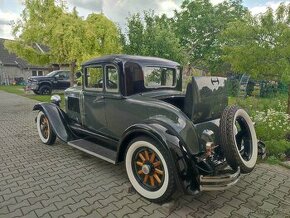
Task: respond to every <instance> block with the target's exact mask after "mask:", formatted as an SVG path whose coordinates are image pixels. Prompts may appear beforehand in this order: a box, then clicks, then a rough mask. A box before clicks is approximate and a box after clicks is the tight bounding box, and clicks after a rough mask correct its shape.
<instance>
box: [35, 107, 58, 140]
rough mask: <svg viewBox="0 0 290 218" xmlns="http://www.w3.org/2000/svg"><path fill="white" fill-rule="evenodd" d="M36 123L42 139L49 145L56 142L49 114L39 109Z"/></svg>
mask: <svg viewBox="0 0 290 218" xmlns="http://www.w3.org/2000/svg"><path fill="white" fill-rule="evenodd" d="M36 125H37V131H38V135H39V137H40V139H41V141H42V142H43V143H44V144H47V145H52V144H54V142H55V140H56V135H55V133H54V132H53V130H52V128H51V125H50V123H49V120H48V118H47V116H46V115H45V114H44V113H43V112H42V111H39V113H38V115H37V118H36Z"/></svg>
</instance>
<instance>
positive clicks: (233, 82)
mask: <svg viewBox="0 0 290 218" xmlns="http://www.w3.org/2000/svg"><path fill="white" fill-rule="evenodd" d="M227 89H228V95H229V96H233V97H236V96H238V94H239V89H240V83H239V80H238V79H236V78H233V79H228V82H227Z"/></svg>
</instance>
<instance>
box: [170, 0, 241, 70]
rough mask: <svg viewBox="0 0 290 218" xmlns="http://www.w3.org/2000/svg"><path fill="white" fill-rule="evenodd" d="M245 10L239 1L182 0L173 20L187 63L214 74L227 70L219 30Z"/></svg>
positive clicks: (239, 16) (236, 18)
mask: <svg viewBox="0 0 290 218" xmlns="http://www.w3.org/2000/svg"><path fill="white" fill-rule="evenodd" d="M246 12H247V9H246V8H245V7H244V6H242V1H241V0H227V1H224V2H222V3H220V4H217V5H213V4H212V3H211V2H210V0H195V1H191V0H185V1H184V2H183V3H182V5H181V11H180V12H175V16H174V17H173V18H172V22H173V24H174V27H175V33H176V36H178V37H179V39H180V43H181V45H182V46H183V47H184V48H185V51H186V55H187V56H188V58H189V61H190V64H192V65H194V66H196V67H199V68H201V69H203V70H205V71H211V72H213V73H216V72H221V71H226V70H227V68H225V67H226V66H227V65H226V64H225V63H224V61H223V60H222V59H221V41H220V39H219V36H220V33H221V31H222V30H224V29H225V28H226V26H227V25H228V23H229V22H232V21H235V20H240V19H243V17H244V15H245V14H246Z"/></svg>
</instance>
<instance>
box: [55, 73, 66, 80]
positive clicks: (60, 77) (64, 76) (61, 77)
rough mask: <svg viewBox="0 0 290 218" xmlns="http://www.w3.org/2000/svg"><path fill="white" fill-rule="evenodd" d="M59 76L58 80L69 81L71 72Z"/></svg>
mask: <svg viewBox="0 0 290 218" xmlns="http://www.w3.org/2000/svg"><path fill="white" fill-rule="evenodd" d="M57 75H58V78H59V79H60V80H68V79H69V72H59V73H58V74H57Z"/></svg>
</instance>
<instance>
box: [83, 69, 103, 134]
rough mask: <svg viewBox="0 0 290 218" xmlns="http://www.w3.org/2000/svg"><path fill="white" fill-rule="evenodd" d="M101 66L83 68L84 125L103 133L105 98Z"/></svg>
mask: <svg viewBox="0 0 290 218" xmlns="http://www.w3.org/2000/svg"><path fill="white" fill-rule="evenodd" d="M103 76H104V75H103V66H102V65H94V66H87V67H85V68H84V91H83V98H84V101H83V102H84V103H83V104H84V105H83V108H84V125H85V127H86V128H88V129H89V130H91V131H94V132H97V133H105V129H106V126H107V123H106V117H105V100H104V87H103V82H102V81H103Z"/></svg>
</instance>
